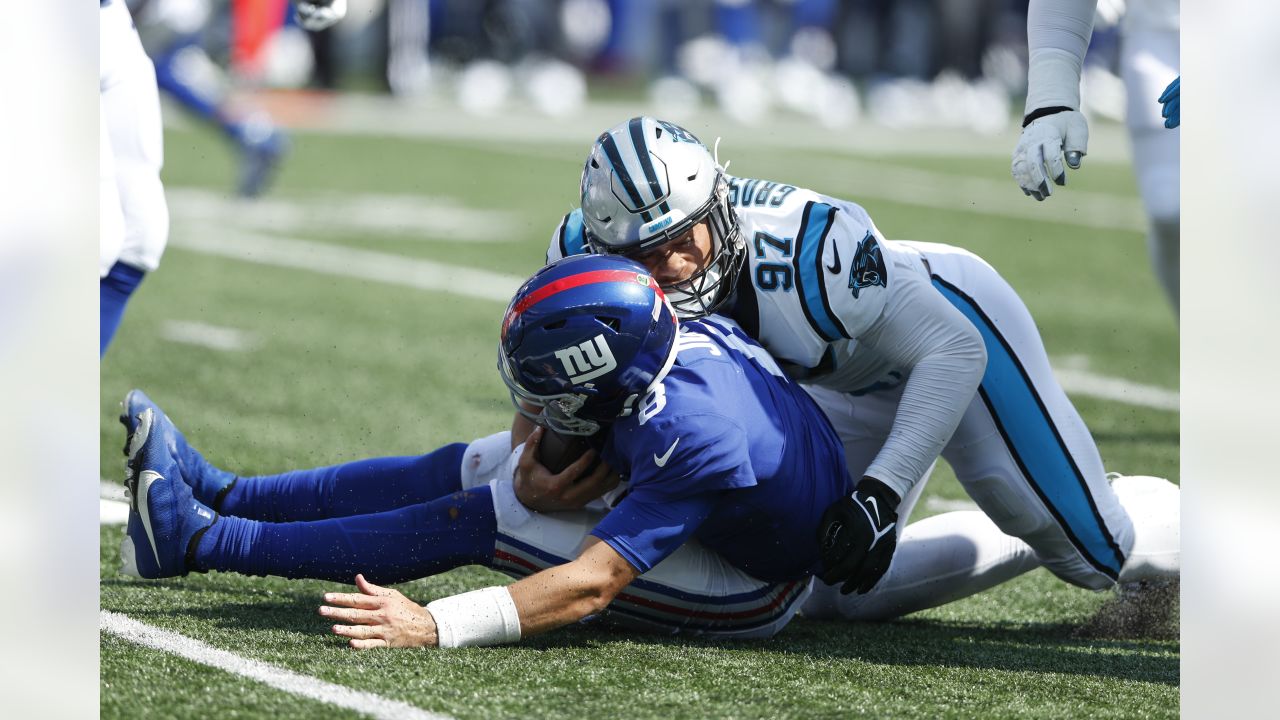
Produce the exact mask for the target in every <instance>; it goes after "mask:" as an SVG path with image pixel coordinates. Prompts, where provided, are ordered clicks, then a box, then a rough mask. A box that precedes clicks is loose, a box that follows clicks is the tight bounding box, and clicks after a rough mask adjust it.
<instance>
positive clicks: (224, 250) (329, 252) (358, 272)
mask: <svg viewBox="0 0 1280 720" xmlns="http://www.w3.org/2000/svg"><path fill="white" fill-rule="evenodd" d="M171 242H172V243H173V244H174V245H176V246H178V247H181V248H185V249H187V250H192V251H195V252H199V253H204V254H207V255H218V256H221V257H227V258H233V259H236V260H244V261H247V262H253V263H261V264H265V265H275V266H277V267H286V268H295V269H299V270H310V271H312V272H318V273H324V274H327V275H336V276H339V277H348V278H359V279H364V280H373V281H376V282H381V283H387V284H390V285H400V286H404V287H412V288H418V289H420V290H432V291H437V292H446V293H451V294H454V295H462V296H465V297H472V298H479V299H481V300H493V301H495V302H501V303H505V302H508V301H509V300H510V299H511V295H512V294H513V293H514V292H515V290H516V288H518V287H519V286H520V284H521V283H522V282H524V278H520V277H517V276H515V275H505V274H501V273H494V272H489V271H487V270H477V269H475V268H468V267H462V266H458V265H449V264H446V263H439V262H434V261H431V260H421V259H417V258H408V257H404V256H402V255H393V254H390V253H382V252H376V251H373V250H361V249H358V248H349V247H343V246H340V245H330V244H328V243H319V242H312V241H310V240H302V239H300V238H286V237H277V236H274V235H263V234H258V233H251V232H245V231H242V230H229V229H221V230H218V231H216V232H207V233H206V232H199V231H196V230H195V228H192V232H183V233H180V234H177V235H175V236H174V237H173V239H172V240H171ZM1071 364H1074V363H1068V365H1071ZM1054 373H1055V375H1056V376H1057V378H1058V380H1059V382H1061V383H1062V387H1063V388H1064V389H1066V391H1067V392H1068V393H1071V394H1076V395H1085V396H1089V397H1096V398H1101V399H1103V400H1113V401H1116V402H1121V403H1125V404H1128V405H1136V406H1138V407H1146V408H1151V409H1154V410H1167V411H1172V412H1177V410H1178V393H1177V391H1175V390H1168V389H1165V388H1161V387H1156V386H1153V385H1143V384H1141V383H1136V382H1132V381H1129V380H1124V379H1122V378H1116V377H1109V376H1106V375H1099V374H1096V373H1092V372H1089V371H1087V370H1084V369H1080V368H1076V367H1063V368H1056V369H1055V371H1054Z"/></svg>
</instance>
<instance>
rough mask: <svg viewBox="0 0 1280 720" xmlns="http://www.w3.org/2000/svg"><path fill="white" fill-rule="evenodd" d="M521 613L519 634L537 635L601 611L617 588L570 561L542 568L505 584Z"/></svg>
mask: <svg viewBox="0 0 1280 720" xmlns="http://www.w3.org/2000/svg"><path fill="white" fill-rule="evenodd" d="M507 589H508V590H510V591H511V597H512V599H513V600H515V603H516V608H517V610H518V611H519V613H520V633H521V635H523V636H526V637H527V636H529V635H537V634H539V633H544V632H547V631H549V630H554V629H556V628H558V627H563V626H565V625H569V624H572V623H575V622H578V621H579V620H582V619H583V618H585V617H589V616H591V615H595V614H597V613H600V612H602V611H603V610H604V609H605V608H606V607H608V605H609V603H610V602H612V601H613V598H614V595H616V594H617V591H616V590H614V589H613V587H612V586H611V585H610V583H608V582H603V581H602V580H601V579H600V578H598V577H595V576H593V575H592V574H589V573H583V572H582V571H581V569H580V568H576V567H575V566H574V564H573V563H569V564H568V565H561V566H559V567H554V568H550V569H548V570H543V571H542V572H540V573H538V574H536V575H531V576H529V577H527V578H524V579H523V580H520V581H518V582H516V583H513V584H512V585H509V586H508V587H507Z"/></svg>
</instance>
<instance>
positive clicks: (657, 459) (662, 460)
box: [653, 438, 680, 467]
mask: <svg viewBox="0 0 1280 720" xmlns="http://www.w3.org/2000/svg"><path fill="white" fill-rule="evenodd" d="M679 444H680V438H676V441H675V442H673V443H671V447H669V448H667V451H666V452H664V453H662V455H661V456H659V455H658V454H657V453H654V454H653V464H654V465H657V466H658V467H666V465H667V461H668V460H670V459H671V453H673V452H675V450H676V446H677V445H679Z"/></svg>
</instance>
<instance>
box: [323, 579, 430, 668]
mask: <svg viewBox="0 0 1280 720" xmlns="http://www.w3.org/2000/svg"><path fill="white" fill-rule="evenodd" d="M356 589H358V590H359V591H360V592H357V593H325V594H324V601H325V602H326V603H329V604H328V605H321V606H320V614H321V615H322V616H324V617H326V618H329V619H330V620H337V621H339V622H343V623H347V624H345V625H334V626H333V627H332V628H330V629H331V630H332V631H333V634H334V635H341V636H343V637H345V638H350V640H349V641H348V643H347V644H349V645H350V646H351V647H353V648H355V649H356V650H370V649H372V648H384V647H434V646H435V645H437V639H436V621H435V618H433V617H431V613H429V612H427V609H426V608H424V607H422V606H421V605H419V604H418V603H416V602H414V601H412V600H410V599H409V598H407V597H405V596H404V595H402V594H400V591H398V590H392V589H391V588H384V587H378V586H377V585H374V584H373V583H371V582H369V581H368V580H365V579H364V575H356Z"/></svg>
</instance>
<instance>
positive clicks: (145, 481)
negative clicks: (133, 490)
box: [138, 470, 164, 567]
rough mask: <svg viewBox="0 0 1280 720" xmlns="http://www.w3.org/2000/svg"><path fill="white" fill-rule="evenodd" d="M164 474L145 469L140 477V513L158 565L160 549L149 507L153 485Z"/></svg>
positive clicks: (162, 477) (143, 527) (161, 478)
mask: <svg viewBox="0 0 1280 720" xmlns="http://www.w3.org/2000/svg"><path fill="white" fill-rule="evenodd" d="M163 479H164V476H162V475H161V474H160V473H158V472H156V471H154V470H143V471H142V475H141V476H139V477H138V514H139V515H141V516H142V529H143V530H146V531H147V542H149V543H151V552H152V553H154V554H155V556H156V566H157V567H159V565H160V549H159V548H157V547H156V536H155V535H154V534H153V533H152V532H151V512H150V509H149V508H148V507H147V501H148V500H149V499H150V495H151V492H150V491H151V486H152V485H153V484H154V483H155V481H157V480H163Z"/></svg>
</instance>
